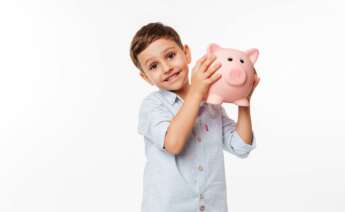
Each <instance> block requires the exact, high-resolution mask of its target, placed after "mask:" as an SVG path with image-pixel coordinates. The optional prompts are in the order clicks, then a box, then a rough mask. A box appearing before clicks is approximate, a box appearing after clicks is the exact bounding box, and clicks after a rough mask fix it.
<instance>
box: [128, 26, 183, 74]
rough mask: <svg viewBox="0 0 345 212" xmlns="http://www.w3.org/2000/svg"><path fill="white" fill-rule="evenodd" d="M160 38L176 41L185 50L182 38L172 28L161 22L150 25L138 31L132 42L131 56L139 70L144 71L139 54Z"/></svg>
mask: <svg viewBox="0 0 345 212" xmlns="http://www.w3.org/2000/svg"><path fill="white" fill-rule="evenodd" d="M160 38H165V39H168V40H171V41H174V42H175V43H176V44H177V45H178V46H179V47H181V48H183V45H182V42H181V39H180V36H179V35H178V33H177V32H176V31H175V30H174V29H173V28H172V27H170V26H166V25H164V24H162V23H160V22H156V23H149V24H147V25H145V26H143V27H141V28H140V29H139V30H138V31H137V33H136V34H135V35H134V37H133V39H132V42H131V47H130V56H131V59H132V61H133V63H134V65H135V66H136V67H137V68H138V69H139V70H141V71H142V69H141V65H140V63H139V60H138V54H140V53H141V52H142V51H144V49H145V48H146V47H147V46H149V45H150V44H151V43H152V42H154V41H156V40H158V39H160Z"/></svg>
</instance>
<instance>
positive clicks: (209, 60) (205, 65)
mask: <svg viewBox="0 0 345 212" xmlns="http://www.w3.org/2000/svg"><path fill="white" fill-rule="evenodd" d="M216 59H217V57H216V56H215V55H210V56H208V57H207V59H206V60H205V61H204V62H203V63H202V64H201V67H200V69H201V70H202V71H206V70H207V69H208V67H209V66H210V65H211V64H212V63H213V62H214V61H215V60H216Z"/></svg>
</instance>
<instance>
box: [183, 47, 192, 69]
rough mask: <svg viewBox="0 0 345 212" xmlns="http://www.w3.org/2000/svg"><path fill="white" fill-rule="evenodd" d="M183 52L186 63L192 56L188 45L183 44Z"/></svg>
mask: <svg viewBox="0 0 345 212" xmlns="http://www.w3.org/2000/svg"><path fill="white" fill-rule="evenodd" d="M183 52H184V54H185V55H186V58H187V62H188V64H189V63H190V62H191V61H192V56H191V53H190V49H189V46H188V45H186V44H185V45H183Z"/></svg>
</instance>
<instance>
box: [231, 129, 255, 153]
mask: <svg viewBox="0 0 345 212" xmlns="http://www.w3.org/2000/svg"><path fill="white" fill-rule="evenodd" d="M232 139H233V146H234V147H235V148H236V149H239V150H241V152H248V153H249V152H250V151H251V150H253V149H255V148H256V139H255V135H254V133H253V136H252V143H251V144H247V143H245V142H244V140H243V139H242V138H241V136H240V135H239V134H238V132H237V131H234V133H233V138H232Z"/></svg>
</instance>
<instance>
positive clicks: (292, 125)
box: [0, 0, 345, 212]
mask: <svg viewBox="0 0 345 212" xmlns="http://www.w3.org/2000/svg"><path fill="white" fill-rule="evenodd" d="M344 9H345V7H344V5H343V3H342V1H341V0H338V1H335V0H329V1H297V0H295V1H273V0H265V1H248V0H245V1H225V0H224V1H218V0H213V1H158V0H156V1H154V0H150V1H132V0H127V1H111V0H107V1H105V0H97V1H96V0H94V1H90V0H88V1H85V0H84V1H82V0H80V1H76V0H56V1H52V0H49V1H45V0H42V1H37V0H35V1H25V0H22V1H19V0H18V1H14V0H12V1H1V3H0V30H1V33H0V211H1V212H31V211H32V212H47V211H49V212H55V211H61V212H69V211H70V212H75V211H83V212H91V211H104V212H105V211H139V210H140V204H141V198H142V196H141V195H142V175H143V169H144V163H145V155H144V143H143V138H142V137H141V136H139V135H138V134H137V132H136V126H137V121H138V119H137V115H138V109H139V105H140V103H141V101H142V99H143V98H144V97H145V96H146V95H147V94H149V93H150V92H151V91H153V90H155V88H154V87H151V86H150V85H149V84H147V83H146V82H144V81H143V80H142V79H140V77H139V75H138V73H139V72H138V71H137V70H136V69H135V67H134V65H133V64H132V63H131V61H130V57H129V44H130V41H131V39H132V37H133V35H134V33H135V32H136V31H137V30H138V29H139V27H141V26H142V25H144V24H147V23H148V22H151V21H160V22H162V23H165V24H168V25H171V26H173V27H174V28H175V29H176V30H177V31H178V32H179V33H180V35H181V38H182V41H183V42H184V43H186V44H188V45H189V46H190V48H191V51H192V57H193V62H192V65H193V64H194V63H195V61H196V59H198V58H199V57H200V56H201V55H202V54H203V53H204V52H205V51H206V47H207V45H208V44H209V43H211V42H216V43H218V44H219V45H221V46H224V47H233V48H239V49H243V50H245V49H247V48H252V47H255V48H258V49H259V50H260V56H259V59H258V61H257V64H256V69H257V71H258V73H259V76H260V77H261V82H260V84H259V86H258V87H257V89H256V91H255V92H254V94H253V97H252V106H251V111H252V119H253V127H254V132H255V134H256V137H257V142H258V145H257V149H256V150H255V151H253V152H252V153H251V155H250V156H249V158H247V159H244V160H243V159H239V158H236V157H235V156H233V155H230V154H225V160H226V171H227V174H226V177H227V186H228V203H229V209H230V211H236V212H248V211H265V212H275V211H281V212H285V211H286V212H291V211H294V212H299V211H301V212H302V211H303V212H304V211H313V212H321V211H332V212H333V211H339V212H341V211H345V180H344V179H345V164H344V162H345V154H344V148H345V145H344V142H345V134H344V131H345V124H344V122H345V113H344V107H345V101H344V90H345V85H344V82H345V74H344V73H345V69H344V59H343V58H344V55H345V54H344V49H345V42H344V37H345V30H344V26H345V23H344V20H345V15H344ZM225 108H226V110H227V112H228V114H229V116H230V117H231V118H233V119H235V120H236V119H237V108H236V107H235V106H233V105H230V104H227V105H225Z"/></svg>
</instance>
